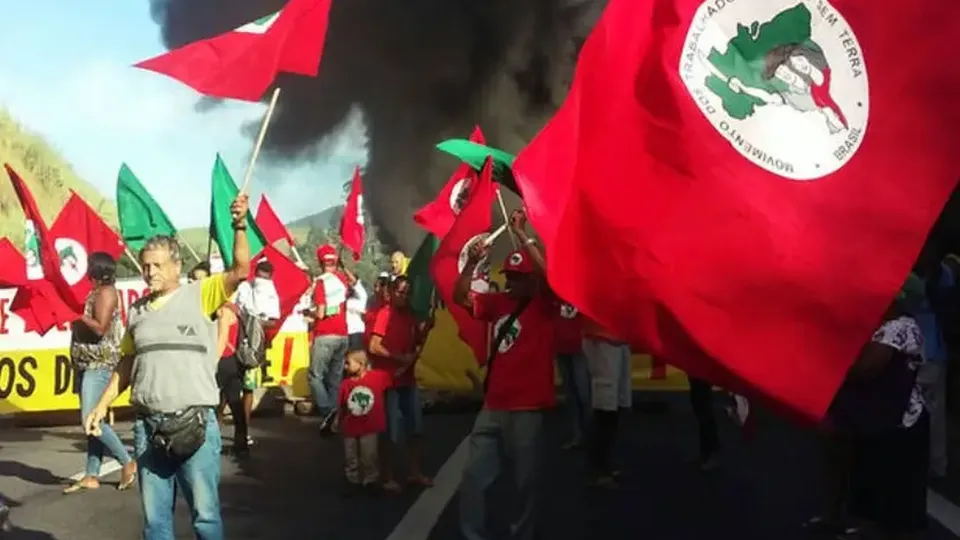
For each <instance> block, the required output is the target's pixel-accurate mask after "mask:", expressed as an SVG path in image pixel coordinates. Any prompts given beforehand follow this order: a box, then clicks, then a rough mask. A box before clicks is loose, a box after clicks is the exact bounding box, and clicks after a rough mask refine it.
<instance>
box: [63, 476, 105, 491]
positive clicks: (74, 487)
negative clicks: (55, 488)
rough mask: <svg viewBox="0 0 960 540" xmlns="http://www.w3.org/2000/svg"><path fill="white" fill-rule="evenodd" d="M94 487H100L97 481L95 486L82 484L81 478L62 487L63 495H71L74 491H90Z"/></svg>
mask: <svg viewBox="0 0 960 540" xmlns="http://www.w3.org/2000/svg"><path fill="white" fill-rule="evenodd" d="M94 489H100V484H99V483H97V485H96V486H93V485H89V484H84V483H83V480H81V481H79V482H75V483H73V484H70V485H69V486H67V487H66V488H64V489H63V494H64V495H73V494H74V493H80V492H81V491H90V490H94Z"/></svg>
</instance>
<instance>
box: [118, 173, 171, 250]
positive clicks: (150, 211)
mask: <svg viewBox="0 0 960 540" xmlns="http://www.w3.org/2000/svg"><path fill="white" fill-rule="evenodd" d="M117 213H118V214H119V217H120V235H121V236H123V241H124V242H125V243H126V244H127V246H129V247H130V249H132V250H134V251H140V250H141V249H142V248H143V244H145V243H146V241H147V240H149V239H150V238H152V237H154V236H157V235H166V236H175V235H176V234H177V228H176V227H174V226H173V223H171V222H170V218H168V217H167V214H166V213H165V212H164V211H163V208H160V205H159V204H157V201H155V200H153V197H151V196H150V193H149V192H148V191H147V188H145V187H143V184H141V183H140V180H139V179H137V176H136V175H135V174H133V171H131V170H130V167H127V164H126V163H121V164H120V172H119V173H118V174H117Z"/></svg>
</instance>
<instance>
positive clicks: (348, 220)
mask: <svg viewBox="0 0 960 540" xmlns="http://www.w3.org/2000/svg"><path fill="white" fill-rule="evenodd" d="M364 229H365V226H364V217H363V180H362V179H361V178H360V167H357V168H356V169H354V171H353V181H351V182H350V194H349V195H347V203H346V204H345V205H344V207H343V216H342V217H341V218H340V243H342V244H343V245H344V246H346V247H347V248H348V249H349V250H350V251H352V252H353V260H354V261H359V260H360V255H361V254H362V253H363V239H364V236H365V231H364Z"/></svg>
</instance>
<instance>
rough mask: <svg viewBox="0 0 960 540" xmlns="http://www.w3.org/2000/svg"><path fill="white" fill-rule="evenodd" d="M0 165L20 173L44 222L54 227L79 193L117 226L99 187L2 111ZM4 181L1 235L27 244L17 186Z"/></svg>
mask: <svg viewBox="0 0 960 540" xmlns="http://www.w3.org/2000/svg"><path fill="white" fill-rule="evenodd" d="M0 162H3V163H9V164H10V166H11V167H13V169H14V170H16V171H17V172H18V173H20V176H21V177H23V180H24V182H26V184H27V187H28V188H30V191H31V192H32V193H33V197H34V198H35V199H36V201H37V207H38V208H39V210H40V214H41V215H42V216H43V219H44V220H45V221H46V222H47V223H48V224H52V223H53V220H54V219H56V217H57V214H59V213H60V209H61V208H63V205H64V204H66V202H67V199H69V198H70V191H71V190H73V191H76V192H77V193H78V194H80V196H81V197H83V198H84V199H85V200H86V201H87V203H88V204H90V206H92V207H93V208H94V209H95V210H96V211H97V212H99V213H100V215H101V216H102V217H103V218H104V220H105V221H106V222H107V223H109V224H110V225H111V226H113V227H116V226H117V207H116V206H115V205H114V204H113V201H111V200H110V199H108V198H106V197H104V196H103V195H101V194H100V193H99V192H98V191H97V190H96V188H94V187H93V186H92V185H90V184H88V183H87V182H85V181H84V180H82V179H81V178H80V177H79V176H78V175H77V173H76V172H75V171H74V170H73V167H71V166H70V164H69V163H68V162H67V161H66V160H65V159H63V157H61V156H60V154H58V153H57V151H56V150H54V149H53V148H52V147H51V146H50V144H49V143H47V141H45V140H44V139H43V137H41V136H39V135H37V134H35V133H31V132H30V131H28V130H27V129H25V128H24V127H23V126H22V125H21V124H20V123H19V122H17V121H16V120H15V119H14V118H13V117H12V116H10V113H9V112H7V111H6V110H3V109H0ZM2 176H3V178H0V233H2V234H3V236H4V237H7V238H10V240H11V241H12V242H13V243H14V245H16V246H21V245H22V244H23V235H24V232H25V231H24V225H23V221H24V217H23V210H22V209H21V207H20V201H19V200H18V199H17V194H16V193H15V192H14V191H13V185H12V184H11V183H10V181H9V180H8V179H7V178H6V174H4V175H2Z"/></svg>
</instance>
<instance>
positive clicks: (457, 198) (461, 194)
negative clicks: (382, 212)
mask: <svg viewBox="0 0 960 540" xmlns="http://www.w3.org/2000/svg"><path fill="white" fill-rule="evenodd" d="M470 141H471V142H475V143H478V144H486V141H485V140H484V138H483V132H481V131H480V126H474V128H473V133H471V134H470ZM476 177H477V173H476V171H474V170H473V168H472V167H470V165H468V164H467V163H461V164H460V165H459V166H458V167H457V170H456V171H455V172H454V173H453V175H452V176H450V179H449V180H447V183H446V184H445V185H444V186H443V189H442V190H441V191H440V194H439V195H437V198H436V199H435V200H433V201H432V202H430V203H427V204H426V205H425V206H424V207H423V208H421V209H420V210H418V211H417V213H416V214H414V215H413V220H414V221H416V222H417V224H418V225H420V226H421V227H423V228H424V229H426V230H427V232H430V233H433V234H435V235H436V236H437V238H441V239H442V238H443V237H444V236H446V235H447V232H449V231H450V227H452V226H453V222H454V221H455V220H456V219H457V215H458V214H459V213H460V211H461V210H462V209H463V205H464V204H465V202H466V200H467V197H468V196H469V193H470V183H471V181H472V180H473V179H476Z"/></svg>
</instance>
